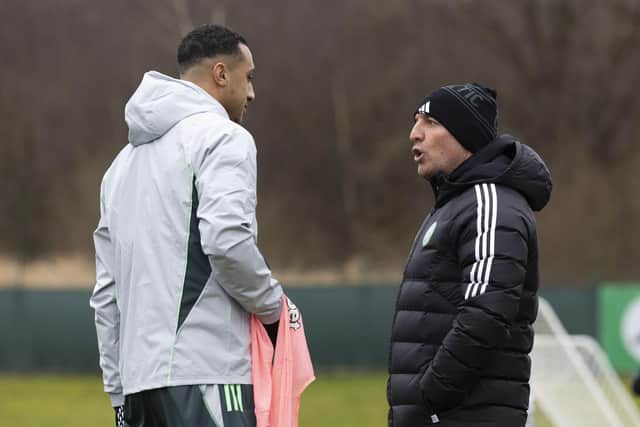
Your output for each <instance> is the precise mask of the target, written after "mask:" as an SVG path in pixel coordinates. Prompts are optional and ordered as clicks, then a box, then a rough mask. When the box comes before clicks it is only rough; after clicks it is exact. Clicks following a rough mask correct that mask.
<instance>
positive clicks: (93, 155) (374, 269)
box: [0, 0, 640, 287]
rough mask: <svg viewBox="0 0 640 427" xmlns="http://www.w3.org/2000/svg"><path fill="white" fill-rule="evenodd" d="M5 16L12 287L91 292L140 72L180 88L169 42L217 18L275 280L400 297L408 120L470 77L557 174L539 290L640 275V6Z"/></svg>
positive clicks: (535, 4) (207, 9)
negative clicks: (98, 239)
mask: <svg viewBox="0 0 640 427" xmlns="http://www.w3.org/2000/svg"><path fill="white" fill-rule="evenodd" d="M0 17H1V19H2V25H0V52H1V54H2V62H1V64H0V80H1V81H2V84H1V85H0V138H1V142H0V254H1V255H2V263H0V272H1V274H0V276H1V277H0V281H2V282H4V283H9V284H23V283H27V282H29V281H32V282H33V281H38V282H43V283H44V282H47V281H56V280H58V281H60V282H65V283H73V282H77V283H81V284H82V286H85V287H90V286H91V282H92V280H93V279H92V277H91V263H92V262H93V261H92V258H93V248H92V240H91V233H92V231H93V229H94V227H95V224H96V221H97V212H98V191H99V183H100V179H101V177H102V174H103V173H104V171H105V170H106V168H107V167H108V166H109V164H110V162H111V160H112V159H113V157H114V156H115V154H116V153H117V152H118V151H119V150H120V149H121V148H122V147H123V146H124V145H125V144H126V142H127V140H126V135H127V134H126V125H125V123H124V119H123V110H124V104H125V102H126V101H127V99H128V97H129V96H130V95H131V93H132V92H133V90H134V89H135V88H136V86H137V85H138V83H139V81H140V80H141V78H142V74H143V73H144V72H145V71H147V70H150V69H154V70H158V71H161V72H164V73H167V74H170V75H173V76H176V64H175V51H176V48H177V45H178V43H179V41H180V39H181V37H182V36H183V35H184V34H186V33H187V32H188V31H189V30H190V29H191V28H192V27H193V26H194V25H198V24H203V23H212V22H213V23H221V24H225V25H228V26H230V27H231V28H233V29H234V30H236V31H238V32H240V33H242V34H243V35H245V37H246V39H247V40H248V43H249V45H250V47H251V49H252V51H253V54H254V58H255V61H256V65H257V73H256V76H257V79H256V82H255V85H256V93H257V98H256V101H255V103H254V104H253V106H251V107H250V110H249V117H248V121H247V123H246V126H247V128H248V129H249V130H250V131H251V132H252V133H253V134H254V136H255V138H256V142H257V145H258V150H259V181H258V182H259V208H258V217H259V222H260V246H261V248H262V250H263V252H264V253H265V255H266V256H267V257H268V259H269V261H270V264H271V266H272V268H273V269H274V272H275V273H276V275H277V276H280V277H283V278H284V279H285V280H288V281H290V282H295V283H303V282H305V281H307V282H309V281H311V282H316V283H317V282H323V281H324V282H339V283H349V282H352V283H353V282H368V283H382V282H384V283H396V282H397V280H398V279H399V277H400V275H401V272H402V268H403V265H404V261H405V258H406V255H407V253H408V249H409V245H410V243H411V240H412V238H413V235H414V233H415V231H416V229H417V227H418V225H419V223H420V221H421V220H422V218H423V217H424V215H425V214H426V212H427V211H428V210H429V209H430V207H431V205H432V195H431V190H430V189H429V187H428V185H426V183H425V182H424V181H423V180H421V179H420V178H419V177H418V176H417V175H416V171H415V169H416V168H415V166H414V164H413V162H412V158H411V155H410V144H409V141H408V133H409V130H410V127H411V124H412V112H413V111H414V108H415V107H416V105H417V102H418V101H419V100H420V99H421V98H422V97H423V96H424V95H426V94H427V93H429V92H430V91H431V90H432V89H434V88H436V87H438V86H441V85H443V84H449V83H457V82H464V81H478V82H482V83H484V84H486V85H489V86H493V87H495V88H496V89H497V90H498V101H499V106H500V113H499V124H500V131H501V132H507V133H511V134H514V135H516V136H517V137H519V138H520V139H521V141H522V142H524V143H526V144H529V145H531V146H533V147H534V148H535V149H536V150H537V151H538V152H539V153H540V154H541V155H542V157H543V158H544V159H545V160H546V161H547V163H548V165H549V167H550V169H551V171H552V175H553V178H554V192H553V195H552V200H551V203H550V205H549V206H548V207H547V208H546V210H545V211H543V212H542V213H541V214H539V216H538V218H539V233H540V242H541V254H542V260H541V274H542V279H543V282H544V283H563V284H565V285H567V284H569V285H574V286H592V285H593V284H595V283H597V282H599V281H601V280H616V281H620V280H632V279H638V278H639V277H640V263H639V262H638V253H639V251H638V249H637V241H638V238H639V237H640V220H639V218H640V197H638V190H637V189H638V188H639V187H640V178H639V174H638V170H639V169H640V144H639V143H638V140H637V139H638V135H640V97H639V96H638V94H637V93H636V87H638V83H640V82H639V79H640V55H638V54H637V47H638V46H639V45H640V2H638V1H635V0H607V1H604V0H518V1H508V2H507V1H499V0H486V1H465V0H453V1H451V0H394V1H381V0H380V1H377V0H366V1H365V0H347V1H338V0H323V1H285V0H272V1H269V2H258V1H244V2H239V1H231V0H224V1H204V0H162V1H160V0H158V1H151V0H111V1H109V2H97V1H80V0H48V1H41V0H3V1H2V2H0ZM47 260H56V263H51V264H45V267H42V264H38V263H39V262H40V263H42V262H46V261H47ZM64 260H73V263H75V264H73V263H72V264H71V265H72V267H68V266H67V268H65V267H64ZM38 265H40V266H41V270H42V271H41V274H40V275H39V276H29V274H30V273H29V272H30V271H31V270H33V269H37V266H38ZM73 265H75V266H76V267H73ZM34 277H36V278H34ZM29 278H31V279H29Z"/></svg>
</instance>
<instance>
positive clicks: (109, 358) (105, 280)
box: [89, 190, 124, 407]
mask: <svg viewBox="0 0 640 427" xmlns="http://www.w3.org/2000/svg"><path fill="white" fill-rule="evenodd" d="M100 193H101V194H100V221H99V222H98V227H97V228H96V230H95V232H94V233H93V242H94V245H95V251H96V285H95V287H94V289H93V294H92V295H91V299H90V302H89V304H90V306H91V307H92V308H93V309H94V311H95V325H96V333H97V337H98V351H99V353H100V368H101V369H102V380H103V383H104V391H105V392H107V393H109V396H110V398H111V405H112V406H114V407H115V406H120V405H123V404H124V396H123V393H122V383H121V381H120V370H119V366H118V364H119V352H120V310H119V308H118V303H117V295H116V283H115V280H114V276H113V247H112V244H111V238H110V236H109V228H108V226H107V218H106V209H105V205H104V197H103V191H102V190H101V192H100Z"/></svg>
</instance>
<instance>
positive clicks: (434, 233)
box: [387, 135, 551, 427]
mask: <svg viewBox="0 0 640 427" xmlns="http://www.w3.org/2000/svg"><path fill="white" fill-rule="evenodd" d="M431 184H432V186H433V188H434V192H435V196H436V204H435V207H434V208H433V210H432V211H431V213H430V214H429V216H428V217H427V219H426V220H425V221H424V223H423V225H422V227H421V228H420V230H419V232H418V234H417V236H416V238H415V241H414V244H413V248H412V249H411V254H410V255H409V260H408V262H407V266H406V268H405V271H404V277H403V281H402V285H401V287H400V290H399V292H398V299H397V303H396V314H395V316H394V320H393V329H392V333H391V353H390V357H389V374H390V375H389V382H388V386H387V398H388V402H389V405H390V410H389V426H393V427H417V426H424V425H430V424H433V423H437V425H440V426H443V427H449V426H486V427H502V426H504V427H518V426H524V424H525V420H526V409H527V406H528V401H529V384H528V383H529V374H530V370H531V362H530V359H529V355H528V354H529V352H530V351H531V347H532V344H533V329H532V323H533V321H534V320H535V318H536V313H537V308H538V304H537V291H538V244H537V236H536V220H535V217H534V214H533V211H538V210H541V209H542V208H543V207H544V206H545V205H546V204H547V202H548V200H549V197H550V194H551V176H550V174H549V170H548V169H547V167H546V166H545V164H544V162H543V161H542V159H541V158H540V157H539V156H538V155H537V154H536V153H535V152H534V151H533V150H532V149H531V148H529V147H527V146H526V145H523V144H520V143H519V142H517V141H516V140H515V139H514V138H513V137H511V136H509V135H502V136H500V137H498V138H497V139H496V140H494V141H493V142H492V143H490V144H489V145H487V146H486V147H485V148H483V149H482V150H480V151H479V152H477V153H476V154H474V155H473V156H472V157H471V158H469V159H468V160H467V161H465V162H464V163H463V164H462V165H461V166H460V167H459V168H458V169H456V170H455V171H454V172H453V173H452V174H451V175H450V176H449V177H448V178H447V177H444V176H442V175H440V176H436V177H434V178H432V180H431Z"/></svg>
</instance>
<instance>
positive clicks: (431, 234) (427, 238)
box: [422, 221, 438, 248]
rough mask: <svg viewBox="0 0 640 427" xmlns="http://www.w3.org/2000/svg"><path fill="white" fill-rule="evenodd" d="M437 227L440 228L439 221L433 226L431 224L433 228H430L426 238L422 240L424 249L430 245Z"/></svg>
mask: <svg viewBox="0 0 640 427" xmlns="http://www.w3.org/2000/svg"><path fill="white" fill-rule="evenodd" d="M437 226H438V221H436V222H434V223H433V224H431V227H429V229H428V230H427V232H426V233H424V237H423V238H422V247H423V248H424V247H425V246H427V244H428V243H429V240H431V236H433V233H434V232H435V231H436V227H437Z"/></svg>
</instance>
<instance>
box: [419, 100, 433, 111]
mask: <svg viewBox="0 0 640 427" xmlns="http://www.w3.org/2000/svg"><path fill="white" fill-rule="evenodd" d="M429 104H431V101H427V102H426V103H425V104H424V105H422V106H421V107H420V108H418V113H424V114H429Z"/></svg>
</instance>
